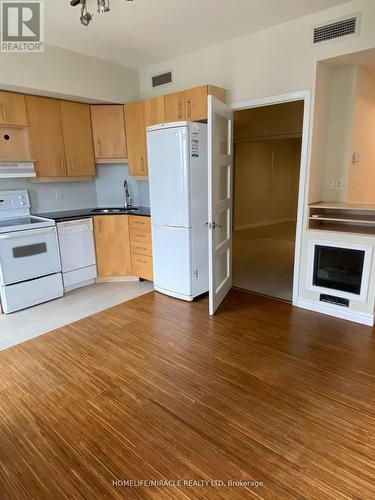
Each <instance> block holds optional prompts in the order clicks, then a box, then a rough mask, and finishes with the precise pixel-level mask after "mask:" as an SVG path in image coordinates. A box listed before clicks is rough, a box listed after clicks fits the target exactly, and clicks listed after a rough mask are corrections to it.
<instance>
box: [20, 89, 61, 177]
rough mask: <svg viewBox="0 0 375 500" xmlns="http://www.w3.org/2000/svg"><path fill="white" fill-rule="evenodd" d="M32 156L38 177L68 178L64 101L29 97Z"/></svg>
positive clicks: (28, 110)
mask: <svg viewBox="0 0 375 500" xmlns="http://www.w3.org/2000/svg"><path fill="white" fill-rule="evenodd" d="M26 106H27V114H28V119H29V133H30V142H31V154H32V158H33V159H34V160H35V170H36V174H37V176H38V177H65V176H66V175H67V171H66V163H65V150H64V139H63V132H62V125H61V116H60V101H58V100H57V99H49V98H46V97H34V96H26Z"/></svg>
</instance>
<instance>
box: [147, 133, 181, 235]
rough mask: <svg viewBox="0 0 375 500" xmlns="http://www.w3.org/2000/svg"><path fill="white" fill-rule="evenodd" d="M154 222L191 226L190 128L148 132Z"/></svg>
mask: <svg viewBox="0 0 375 500" xmlns="http://www.w3.org/2000/svg"><path fill="white" fill-rule="evenodd" d="M147 148H148V168H149V180H150V202H151V217H152V221H153V222H156V223H158V224H170V225H178V226H183V227H190V181H189V127H188V126H186V125H185V126H182V127H175V128H166V129H160V130H152V131H149V132H147Z"/></svg>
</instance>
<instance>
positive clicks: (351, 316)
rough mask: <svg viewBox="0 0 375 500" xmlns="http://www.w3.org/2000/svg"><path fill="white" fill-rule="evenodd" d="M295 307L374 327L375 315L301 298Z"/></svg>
mask: <svg viewBox="0 0 375 500" xmlns="http://www.w3.org/2000/svg"><path fill="white" fill-rule="evenodd" d="M294 305H296V306H297V307H302V308H303V309H308V310H309V311H315V312H318V313H321V314H327V315H328V316H334V317H335V318H341V319H346V320H348V321H354V322H355V323H361V324H362V325H367V326H374V315H373V314H368V313H361V312H355V311H353V310H349V309H346V308H345V307H341V306H335V305H333V304H325V303H323V302H313V301H311V300H306V299H301V298H299V299H297V301H296V304H294Z"/></svg>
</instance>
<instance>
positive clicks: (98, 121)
mask: <svg viewBox="0 0 375 500" xmlns="http://www.w3.org/2000/svg"><path fill="white" fill-rule="evenodd" d="M91 119H92V133H93V139H94V148H95V158H96V159H97V160H99V161H102V162H103V163H119V162H122V163H123V162H124V161H126V159H127V156H128V152H127V145H126V135H125V116H124V106H122V105H121V104H119V105H116V104H114V105H95V106H91Z"/></svg>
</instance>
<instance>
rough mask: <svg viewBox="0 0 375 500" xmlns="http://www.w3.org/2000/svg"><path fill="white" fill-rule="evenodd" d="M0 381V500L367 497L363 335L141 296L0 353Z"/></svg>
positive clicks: (369, 438)
mask: <svg viewBox="0 0 375 500" xmlns="http://www.w3.org/2000/svg"><path fill="white" fill-rule="evenodd" d="M0 373H1V379H0V498H1V499H12V500H13V499H17V500H18V499H23V498H29V499H38V500H39V499H44V498H46V499H49V498H55V499H60V498H88V499H91V498H93V499H94V498H95V499H98V498H135V499H137V498H171V499H178V498H202V499H203V498H215V499H216V498H244V497H247V496H248V497H252V496H254V497H257V498H269V499H281V498H297V499H302V498H309V499H320V498H321V499H331V498H335V499H347V498H356V499H359V498H361V499H370V498H375V481H374V479H375V340H374V331H373V330H372V329H371V328H368V327H365V326H361V325H357V324H354V323H349V322H344V321H342V320H338V319H335V318H330V317H326V316H322V315H319V314H316V313H312V312H308V311H304V310H302V309H295V308H293V307H292V306H290V305H289V304H286V303H283V302H279V301H274V300H272V299H268V298H265V297H261V296H256V295H252V294H248V293H245V292H241V291H237V290H233V291H232V292H231V293H230V295H229V297H228V298H227V299H226V301H225V303H224V305H223V306H222V308H221V309H220V312H219V314H217V315H216V316H215V317H213V318H210V317H209V316H208V315H207V299H203V300H201V301H199V302H196V303H192V304H189V303H185V302H180V301H178V300H174V299H171V298H168V297H165V296H163V295H160V294H157V293H154V292H153V293H149V294H147V295H144V296H142V297H139V298H136V299H134V300H132V301H130V302H126V303H124V304H121V305H119V306H116V307H114V308H112V309H108V310H106V311H103V312H101V313H99V314H96V315H95V316H91V317H89V318H86V319H83V320H81V321H78V322H77V323H74V324H71V325H68V326H66V327H63V328H61V329H59V330H56V331H54V332H51V333H49V334H46V335H44V336H42V337H38V338H36V339H34V340H31V341H29V342H26V343H24V344H21V345H19V346H16V347H13V348H11V349H8V350H6V351H2V352H0ZM116 480H161V481H166V480H197V481H198V480H199V481H206V480H207V481H208V480H220V481H227V480H245V481H251V480H252V481H255V480H258V481H262V482H263V485H262V486H260V487H258V488H252V487H250V486H247V487H229V486H220V483H217V485H216V486H215V485H214V484H213V485H208V486H199V485H194V486H192V487H190V486H188V485H180V486H163V484H159V485H158V486H151V487H146V486H134V487H130V486H123V485H122V486H121V484H122V483H117V486H115V485H114V484H113V481H116Z"/></svg>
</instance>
